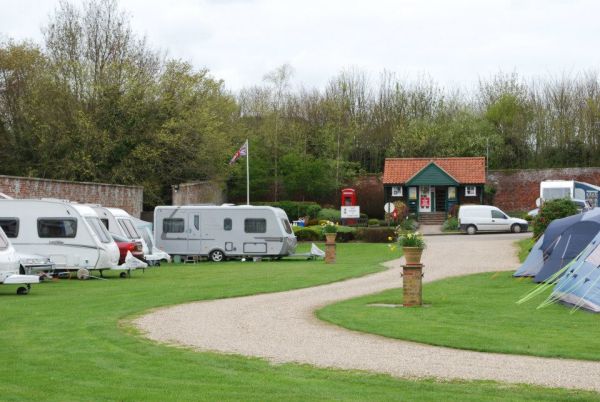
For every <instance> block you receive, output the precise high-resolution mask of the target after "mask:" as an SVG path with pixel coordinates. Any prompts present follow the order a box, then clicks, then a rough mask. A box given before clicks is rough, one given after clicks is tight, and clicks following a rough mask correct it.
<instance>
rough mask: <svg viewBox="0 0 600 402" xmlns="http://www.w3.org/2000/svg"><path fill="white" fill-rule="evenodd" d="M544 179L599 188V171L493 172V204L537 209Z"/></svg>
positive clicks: (489, 180)
mask: <svg viewBox="0 0 600 402" xmlns="http://www.w3.org/2000/svg"><path fill="white" fill-rule="evenodd" d="M543 180H576V181H583V182H586V183H590V184H594V185H597V186H598V185H600V168H598V167H585V168H562V169H521V170H490V171H488V174H487V184H488V185H491V186H493V187H494V188H495V189H496V194H495V196H494V205H496V206H497V207H498V208H500V209H502V210H504V211H526V210H531V209H533V208H535V200H536V199H537V198H538V197H539V196H540V182H541V181H543Z"/></svg>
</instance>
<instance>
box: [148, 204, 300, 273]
mask: <svg viewBox="0 0 600 402" xmlns="http://www.w3.org/2000/svg"><path fill="white" fill-rule="evenodd" d="M154 240H155V242H156V246H157V247H158V248H160V249H161V250H164V251H166V252H167V253H169V254H171V255H185V256H188V255H195V256H203V257H208V258H209V259H211V260H212V261H215V262H217V261H222V260H223V259H224V258H227V257H263V256H264V257H282V256H287V255H291V254H293V253H294V252H295V250H296V236H295V235H294V232H293V231H292V227H291V225H290V222H289V220H288V217H287V215H286V213H285V212H284V211H283V210H282V209H280V208H273V207H267V206H264V207H263V206H251V205H240V206H229V205H227V206H194V205H184V206H158V207H156V209H155V210H154Z"/></svg>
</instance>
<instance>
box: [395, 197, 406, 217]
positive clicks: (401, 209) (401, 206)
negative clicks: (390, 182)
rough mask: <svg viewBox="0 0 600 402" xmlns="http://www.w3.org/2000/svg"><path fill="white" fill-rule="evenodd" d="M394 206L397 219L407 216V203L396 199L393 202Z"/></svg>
mask: <svg viewBox="0 0 600 402" xmlns="http://www.w3.org/2000/svg"><path fill="white" fill-rule="evenodd" d="M394 206H395V207H396V211H397V212H398V219H400V220H403V219H405V218H406V217H407V216H408V213H409V209H408V205H406V204H405V203H403V202H402V201H396V202H394Z"/></svg>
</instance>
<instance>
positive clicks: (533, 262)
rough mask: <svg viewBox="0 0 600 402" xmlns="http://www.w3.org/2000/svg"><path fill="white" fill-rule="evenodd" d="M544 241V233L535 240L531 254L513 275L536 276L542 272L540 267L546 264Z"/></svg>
mask: <svg viewBox="0 0 600 402" xmlns="http://www.w3.org/2000/svg"><path fill="white" fill-rule="evenodd" d="M543 241H544V235H542V237H540V238H539V239H538V241H537V242H535V244H534V245H533V247H532V248H531V251H530V252H529V255H528V256H527V258H526V259H525V261H523V265H521V266H520V267H519V268H518V269H517V271H516V272H515V273H514V274H513V276H515V277H519V276H535V275H537V273H538V272H540V269H542V266H543V265H544V250H543V249H542V243H543Z"/></svg>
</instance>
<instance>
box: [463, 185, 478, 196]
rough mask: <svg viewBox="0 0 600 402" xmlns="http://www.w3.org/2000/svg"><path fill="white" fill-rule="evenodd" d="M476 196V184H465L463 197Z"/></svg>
mask: <svg viewBox="0 0 600 402" xmlns="http://www.w3.org/2000/svg"><path fill="white" fill-rule="evenodd" d="M475 196H477V187H476V186H465V197H475Z"/></svg>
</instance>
